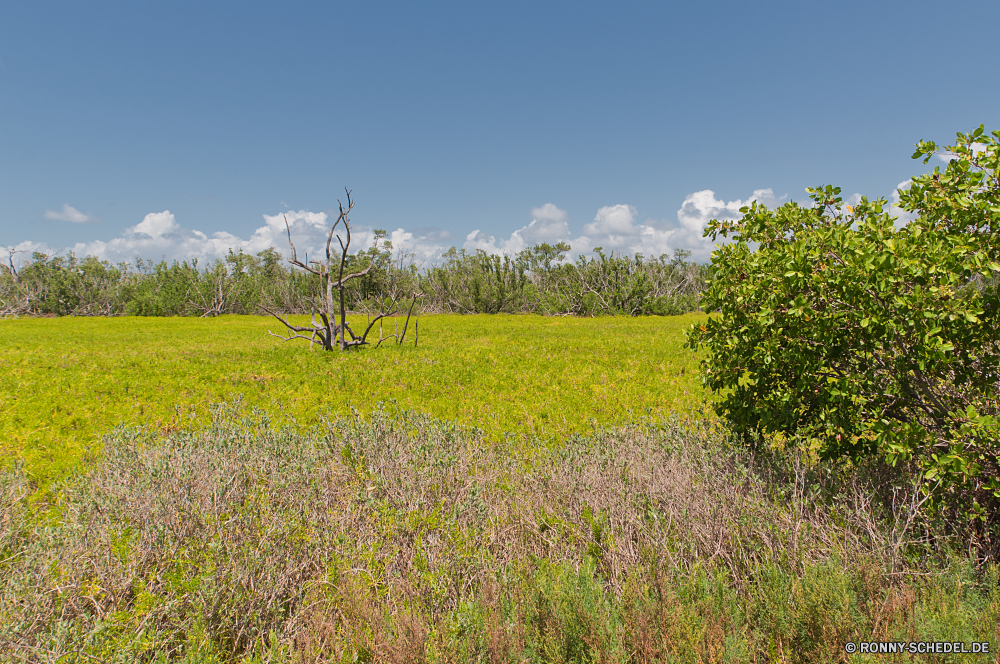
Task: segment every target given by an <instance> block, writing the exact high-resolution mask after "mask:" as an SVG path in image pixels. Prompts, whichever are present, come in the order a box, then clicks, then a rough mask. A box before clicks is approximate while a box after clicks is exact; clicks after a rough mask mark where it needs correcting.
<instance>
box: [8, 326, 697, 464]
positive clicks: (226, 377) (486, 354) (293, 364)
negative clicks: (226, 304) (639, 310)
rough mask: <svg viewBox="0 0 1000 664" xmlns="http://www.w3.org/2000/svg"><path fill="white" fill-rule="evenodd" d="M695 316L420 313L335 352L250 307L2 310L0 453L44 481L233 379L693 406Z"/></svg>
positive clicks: (581, 417)
mask: <svg viewBox="0 0 1000 664" xmlns="http://www.w3.org/2000/svg"><path fill="white" fill-rule="evenodd" d="M293 319H294V317H293ZM301 319H302V320H303V321H304V320H305V318H304V317H302V318H301ZM693 320H701V318H697V317H694V316H679V317H672V318H596V319H594V318H591V319H581V318H566V317H549V318H546V317H541V316H503V315H501V316H488V317H487V316H446V315H424V316H421V318H420V322H419V343H418V345H417V347H416V348H413V347H412V346H410V347H397V346H389V347H386V346H383V347H382V348H380V349H379V351H378V352H364V353H351V354H347V355H341V354H340V353H336V354H333V355H332V356H331V354H330V353H322V352H319V351H313V352H308V351H307V348H308V345H307V344H305V343H303V342H292V343H285V342H282V341H280V340H279V339H276V338H274V337H271V336H268V334H267V330H268V329H269V328H270V329H271V330H273V331H279V330H280V323H278V322H277V321H275V320H272V319H267V318H263V317H241V316H224V317H221V318H214V319H211V320H206V319H191V318H85V317H65V318H33V319H27V318H26V319H17V320H6V321H0V364H2V365H3V366H4V367H5V369H6V370H5V371H4V372H0V430H2V431H3V432H4V436H3V438H2V439H0V445H2V450H0V453H2V454H4V455H5V456H7V457H10V456H12V455H13V456H20V457H22V458H23V459H25V462H26V466H27V469H28V470H29V472H30V473H31V475H32V477H33V478H35V479H36V480H38V481H40V482H45V481H47V480H50V479H53V478H55V477H59V476H61V475H62V474H64V473H65V472H66V471H67V470H69V469H70V468H72V467H73V466H75V465H76V464H78V463H79V461H80V460H81V459H83V458H84V457H85V456H86V451H87V450H88V449H90V448H93V449H94V450H95V451H96V450H98V449H99V447H100V445H99V443H100V437H101V436H102V435H103V434H105V433H106V432H108V431H110V430H111V429H112V428H113V427H115V426H117V425H118V424H120V423H122V422H125V423H128V424H133V425H135V424H146V425H149V426H151V427H153V428H159V429H161V430H172V429H175V428H178V427H188V426H190V425H191V424H192V423H193V424H195V425H204V424H206V423H207V422H208V416H209V413H208V407H207V406H208V404H210V403H217V402H221V401H232V400H234V399H235V398H236V397H237V395H241V396H242V402H243V403H244V404H246V405H247V406H259V407H260V408H262V409H264V410H265V411H266V412H268V413H269V414H270V415H271V416H272V417H273V418H274V420H275V422H278V423H288V422H290V421H291V418H294V420H295V421H296V422H298V423H299V424H301V425H303V426H308V425H312V424H315V423H316V422H318V421H319V417H320V416H321V415H322V414H323V413H325V412H328V413H330V414H332V415H346V414H348V413H349V406H353V407H355V408H357V409H359V410H361V411H362V412H365V411H367V410H370V409H371V407H372V406H373V405H374V404H375V403H376V402H377V401H380V400H384V401H389V400H395V401H397V402H398V403H399V404H400V405H401V406H403V407H406V408H410V409H414V410H419V411H421V412H426V413H431V414H433V415H435V416H437V417H441V418H445V419H450V420H454V421H458V422H463V423H466V424H470V425H474V426H478V427H481V428H483V429H485V430H487V431H488V432H489V435H490V436H492V437H501V436H503V435H504V433H505V432H508V431H509V432H515V433H520V434H531V433H537V434H538V435H542V436H544V437H546V438H550V439H555V438H561V437H565V436H567V435H570V434H571V433H575V432H585V431H590V430H591V428H592V427H591V422H592V421H593V422H595V423H597V424H600V425H611V424H621V423H625V422H628V421H632V420H633V419H636V418H638V417H639V416H645V414H646V411H647V409H652V412H653V413H657V414H666V413H668V412H670V411H673V410H679V411H680V410H685V409H687V408H690V407H691V406H697V405H698V404H699V402H700V401H701V400H702V398H703V394H704V392H703V391H702V388H701V386H700V382H699V379H698V375H697V371H696V367H697V365H696V361H695V356H694V354H693V353H692V352H691V351H685V350H683V349H682V348H681V344H682V342H683V335H684V330H685V329H686V328H687V326H688V325H690V324H691V322H692V321H693ZM360 321H364V317H363V316H362V317H360ZM399 322H400V325H401V324H402V319H400V321H399ZM392 325H393V322H392V321H391V320H390V321H387V322H386V326H387V330H386V332H387V333H388V331H389V328H390V327H391V326H392ZM411 326H412V322H411ZM409 334H411V335H412V334H413V330H411V331H410V333H409Z"/></svg>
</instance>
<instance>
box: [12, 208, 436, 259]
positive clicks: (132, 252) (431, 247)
mask: <svg viewBox="0 0 1000 664" xmlns="http://www.w3.org/2000/svg"><path fill="white" fill-rule="evenodd" d="M263 219H264V224H263V225H262V226H260V227H258V228H257V229H256V230H255V231H254V232H253V233H252V234H251V235H250V237H249V238H246V239H244V238H242V237H239V236H237V235H234V234H232V233H228V232H225V231H218V232H215V233H212V234H211V235H208V234H206V233H204V232H202V231H199V230H194V229H189V228H184V227H183V226H182V225H181V224H180V223H179V222H178V221H177V219H176V217H175V216H174V214H173V213H172V212H170V210H164V211H163V212H153V213H150V214H147V215H146V216H145V217H143V219H142V221H140V222H139V223H137V224H135V225H134V226H130V227H128V228H126V229H125V231H124V232H123V233H122V234H121V236H119V237H116V238H113V239H111V240H108V241H103V240H94V241H92V242H79V243H77V244H75V245H73V246H69V247H52V246H51V245H48V244H46V243H43V242H22V243H21V244H19V245H17V246H14V247H7V249H8V250H10V251H14V252H20V253H19V254H18V255H19V257H20V258H21V259H22V260H23V259H24V257H25V256H30V255H31V253H32V252H34V251H40V252H42V253H45V254H48V255H55V254H64V253H66V252H70V251H71V252H73V253H74V254H76V255H77V256H78V257H83V256H96V257H98V258H100V259H102V260H108V261H111V262H112V263H120V262H129V263H130V262H132V261H134V260H135V259H136V258H143V259H152V260H160V259H165V260H167V261H173V260H179V261H183V260H191V259H195V258H196V259H198V261H199V263H201V264H202V265H204V264H205V262H209V261H212V260H215V259H217V258H224V257H225V256H226V255H227V254H228V253H229V251H230V250H232V251H241V250H242V251H243V252H245V253H249V254H256V253H259V252H261V251H264V250H265V249H267V248H269V247H273V248H275V249H277V250H278V252H279V253H281V254H282V255H283V256H289V255H290V250H289V245H288V236H289V231H291V239H292V242H293V243H294V244H295V249H296V253H297V255H298V258H299V260H301V261H303V262H306V261H307V260H314V259H317V258H320V257H323V256H325V254H326V241H327V236H328V233H329V231H330V223H331V220H330V218H329V217H328V216H327V214H326V213H323V212H309V211H307V210H299V211H297V212H296V211H292V210H290V211H288V212H285V213H279V214H275V215H268V214H265V215H263ZM286 219H287V227H286ZM342 228H343V226H341V227H340V229H338V230H341V229H342ZM340 235H341V237H343V239H344V240H345V241H346V239H347V237H346V235H345V234H344V233H343V232H342V230H341V232H340ZM450 237H451V236H450V234H449V233H448V231H444V230H441V229H436V228H423V229H417V230H414V231H407V230H405V229H402V228H398V229H396V230H395V231H392V233H391V234H389V237H388V238H387V239H389V240H391V241H392V246H393V253H394V254H395V255H397V256H398V255H399V252H402V253H404V254H413V256H414V258H415V259H416V260H417V261H421V262H426V261H433V260H436V259H437V258H438V257H440V255H441V253H442V252H443V251H444V250H445V249H446V248H447V244H445V243H446V242H448V240H449V239H450ZM374 242H375V234H374V232H373V229H372V228H370V227H368V226H360V225H356V224H352V229H351V245H350V251H351V253H356V252H357V251H359V250H366V249H370V248H371V247H372V246H373V245H374ZM331 251H332V252H334V254H335V255H336V254H337V253H339V251H340V245H339V243H338V242H337V237H336V235H335V236H334V238H333V242H332V243H331Z"/></svg>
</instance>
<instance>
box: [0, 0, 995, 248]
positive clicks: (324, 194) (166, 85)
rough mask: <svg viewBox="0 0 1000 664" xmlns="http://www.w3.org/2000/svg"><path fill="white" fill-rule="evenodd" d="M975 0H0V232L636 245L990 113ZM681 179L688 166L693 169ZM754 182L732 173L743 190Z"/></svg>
mask: <svg viewBox="0 0 1000 664" xmlns="http://www.w3.org/2000/svg"><path fill="white" fill-rule="evenodd" d="M998 24H1000V3H998V2H996V1H995V0H993V1H991V2H985V1H984V2H969V1H966V2H963V1H952V2H922V1H919V0H917V1H909V2H871V1H869V2H839V3H829V2H825V3H819V2H801V1H800V2H758V3H746V2H700V3H688V2H685V3H668V2H659V3H585V2H574V3H569V2H545V1H541V2H531V3H518V2H505V3H495V4H492V5H489V4H486V3H457V2H456V3H411V2H406V3H404V2H352V3H338V2H323V3H320V2H316V3H291V4H290V3H261V2H248V1H244V2H204V1H203V2H198V3H194V2H171V3H155V4H154V3H136V2H128V3H126V2H94V3H77V2H73V3H70V2H46V1H44V0H41V1H36V2H31V3H15V2H10V3H4V4H3V5H0V247H2V246H8V247H19V248H21V249H30V250H33V249H36V248H39V247H42V248H45V249H47V250H68V249H73V250H76V251H77V252H78V253H96V254H99V255H101V256H102V257H105V258H109V259H111V260H114V261H117V260H122V259H125V258H130V257H131V256H134V255H142V256H144V257H146V258H154V259H159V258H160V257H167V258H169V259H173V258H184V257H187V256H200V257H202V258H212V257H214V256H217V255H220V254H224V253H225V251H227V250H228V249H227V248H228V247H230V246H233V247H242V248H244V249H246V250H248V251H255V250H259V249H260V248H262V247H264V246H266V245H267V244H274V245H275V246H277V248H279V249H282V250H283V249H284V248H285V247H286V242H285V238H284V237H283V233H284V221H283V220H282V217H281V215H282V214H283V213H286V214H288V216H289V221H291V222H292V224H293V229H294V231H295V234H296V236H297V237H299V238H300V241H301V242H303V243H304V244H305V245H306V246H312V245H311V244H310V243H314V242H315V241H316V239H317V237H318V236H319V234H320V233H321V231H322V227H323V226H324V225H325V223H326V217H325V214H327V213H329V212H330V211H331V210H333V209H334V208H335V207H336V204H337V199H338V197H342V195H343V187H344V186H345V185H346V186H348V187H351V188H352V189H353V190H354V195H355V199H356V203H357V207H356V208H355V213H354V214H353V220H354V223H355V225H356V226H357V227H358V228H359V230H360V231H362V232H361V233H360V234H359V236H358V238H359V239H358V242H357V246H358V247H360V246H362V245H364V244H365V243H366V242H370V236H368V235H366V234H365V232H364V231H365V229H371V228H382V229H386V230H388V231H390V232H393V233H394V238H395V239H396V241H397V244H398V243H405V244H406V246H407V248H408V249H409V250H412V251H415V252H416V253H417V254H418V256H419V258H421V259H422V260H433V259H434V258H435V257H436V256H437V255H439V254H440V251H441V249H446V248H447V247H449V246H452V245H454V246H458V247H463V246H465V247H466V248H469V249H475V248H484V249H486V250H489V251H505V250H506V251H514V250H516V249H518V248H519V247H521V246H528V245H530V244H533V243H535V242H537V241H543V240H544V241H555V240H558V239H565V240H568V241H570V242H571V243H572V244H573V247H574V253H576V252H587V251H589V250H590V249H592V248H593V247H594V246H597V245H600V246H604V247H605V248H606V249H608V248H614V249H617V250H619V251H635V250H641V251H643V252H644V253H647V254H648V253H659V252H660V251H663V250H672V249H674V248H688V249H692V250H694V251H695V252H696V256H698V257H700V258H702V259H704V258H706V257H707V252H708V250H709V247H708V245H706V244H705V243H704V242H702V241H701V240H700V239H699V238H698V236H699V234H700V226H699V225H703V224H704V222H705V221H706V220H707V219H708V218H710V217H711V216H725V215H733V214H736V213H735V210H736V209H737V208H738V207H739V204H740V203H741V202H744V201H746V200H747V199H749V198H751V197H756V198H758V199H760V200H762V201H764V202H766V203H769V204H777V203H778V202H780V201H783V200H788V199H793V200H804V199H805V197H806V196H805V192H804V188H805V187H807V186H813V185H817V184H821V183H824V184H825V183H830V184H836V185H839V186H841V187H843V189H844V192H845V194H849V193H853V192H860V193H864V194H866V195H869V196H873V197H874V196H885V197H887V198H888V197H891V194H892V192H893V191H894V190H895V188H896V186H897V185H898V184H899V183H901V182H903V181H905V180H907V178H909V177H911V176H912V175H914V174H916V173H919V172H923V171H924V170H926V168H927V167H925V166H923V165H922V164H921V163H920V162H917V161H912V160H910V158H909V156H910V154H912V151H913V144H914V143H915V142H916V141H917V140H919V139H931V140H936V141H938V142H941V143H945V144H947V143H948V142H950V140H951V139H952V138H953V137H954V134H955V132H956V131H968V130H971V129H972V128H974V127H976V126H978V125H979V124H980V123H985V124H986V125H987V129H995V128H998V127H1000V85H997V83H996V77H995V72H994V70H995V68H996V63H997V62H1000V40H997V39H995V38H993V37H991V29H992V28H991V27H990V26H996V25H998ZM706 192H708V193H706ZM754 192H757V193H756V194H755V193H754Z"/></svg>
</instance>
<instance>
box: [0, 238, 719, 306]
mask: <svg viewBox="0 0 1000 664" xmlns="http://www.w3.org/2000/svg"><path fill="white" fill-rule="evenodd" d="M569 250H570V247H569V245H568V244H566V243H563V242H560V243H558V244H556V245H550V244H539V245H536V246H534V247H531V248H530V249H525V250H524V251H522V252H520V253H519V254H517V255H516V256H514V257H511V256H503V257H500V256H494V255H490V254H487V253H485V252H483V251H477V252H475V253H469V252H466V251H465V250H464V249H463V250H457V249H455V248H454V247H453V248H452V249H450V250H449V251H448V252H447V253H445V254H444V256H443V258H444V261H443V263H441V264H440V265H436V266H432V267H430V268H428V269H424V270H420V269H418V268H417V266H415V265H414V264H413V263H412V260H410V259H411V258H412V257H411V256H404V255H400V254H396V255H395V257H394V254H393V250H392V246H391V244H389V243H385V244H383V245H382V246H381V247H380V248H378V249H370V250H367V251H361V252H359V253H357V254H354V255H351V256H349V257H348V258H347V265H346V268H345V273H351V272H356V271H360V270H363V269H365V268H366V267H369V266H371V268H372V269H371V270H370V271H369V272H368V274H366V275H365V276H364V277H363V278H361V279H356V280H353V281H351V282H350V283H349V286H348V290H347V308H348V309H349V310H350V311H372V310H377V309H378V308H379V303H380V301H385V300H396V301H399V300H408V299H411V298H416V299H417V302H418V306H419V308H420V310H422V311H424V312H429V313H446V312H447V313H539V314H549V315H574V316H597V315H627V316H642V315H661V316H663V315H671V314H680V313H685V312H688V311H694V310H697V309H698V303H699V299H700V295H701V292H702V290H703V289H704V288H705V285H706V283H707V280H708V278H709V277H708V268H707V266H704V265H698V264H696V263H694V262H691V261H689V260H688V259H689V258H690V253H689V252H684V251H680V250H678V251H676V252H675V253H674V256H673V257H670V256H667V255H665V254H664V255H662V256H660V257H659V258H646V257H644V256H643V255H642V254H635V255H619V254H615V253H614V252H611V253H610V254H605V253H604V251H603V249H602V248H600V247H598V248H597V249H596V254H597V255H596V257H594V258H587V257H585V256H581V257H579V258H577V260H576V261H567V260H566V256H565V254H566V252H568V251H569ZM3 267H4V268H5V269H4V270H0V315H4V316H11V315H15V316H16V315H56V316H122V315H125V316H215V315H220V314H258V313H261V311H262V309H261V307H267V308H268V309H270V310H272V311H278V312H282V313H309V312H310V311H312V310H313V303H314V302H315V301H316V298H317V296H318V295H319V288H320V283H319V279H318V278H317V277H316V276H315V275H310V274H306V273H304V272H302V271H300V270H296V269H292V268H291V267H290V266H288V264H287V263H286V262H285V260H284V259H283V258H282V256H281V254H279V253H278V252H277V251H276V250H275V249H273V248H269V249H266V250H264V251H262V252H260V253H258V254H256V255H250V254H245V253H242V252H233V251H230V252H229V255H228V256H226V257H225V258H224V259H217V260H215V261H213V262H211V263H209V264H207V265H204V264H200V263H199V262H198V260H197V259H194V260H191V261H183V262H178V261H174V262H173V263H172V264H168V263H167V262H166V261H160V262H159V263H154V262H153V261H149V260H146V261H143V260H141V259H137V260H136V262H135V263H134V264H129V263H119V264H117V265H113V264H112V263H110V262H108V261H102V260H99V259H97V258H95V257H93V256H87V257H86V258H82V259H80V258H77V257H76V256H74V255H73V254H72V253H70V254H68V255H66V256H47V255H45V254H40V253H35V254H34V255H33V256H32V260H31V261H30V262H28V263H27V264H25V265H24V266H23V267H21V268H20V269H18V268H17V267H16V266H15V265H14V263H13V261H9V264H8V265H5V266H3Z"/></svg>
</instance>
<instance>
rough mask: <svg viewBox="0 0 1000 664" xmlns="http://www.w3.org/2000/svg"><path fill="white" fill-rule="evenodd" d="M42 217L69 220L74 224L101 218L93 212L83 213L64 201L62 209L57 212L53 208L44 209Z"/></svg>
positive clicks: (96, 220)
mask: <svg viewBox="0 0 1000 664" xmlns="http://www.w3.org/2000/svg"><path fill="white" fill-rule="evenodd" d="M44 217H45V218H46V219H55V220H56V221H69V222H72V223H74V224H86V223H93V222H98V221H100V220H101V219H100V217H98V216H97V215H95V214H84V213H83V212H80V211H79V210H77V209H76V208H75V207H70V206H69V205H67V204H66V203H63V206H62V209H61V210H59V211H58V212H57V211H55V210H45V214H44Z"/></svg>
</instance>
